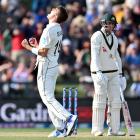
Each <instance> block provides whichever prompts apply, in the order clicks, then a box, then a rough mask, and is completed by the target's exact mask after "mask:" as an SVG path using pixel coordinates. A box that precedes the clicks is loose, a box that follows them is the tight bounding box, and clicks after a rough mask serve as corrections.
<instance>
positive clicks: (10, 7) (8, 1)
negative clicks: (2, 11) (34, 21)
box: [1, 0, 19, 13]
mask: <svg viewBox="0 0 140 140" xmlns="http://www.w3.org/2000/svg"><path fill="white" fill-rule="evenodd" d="M18 3H19V1H18V0H1V5H2V6H3V7H7V12H8V13H13V12H14V10H15V9H16V8H17V6H18Z"/></svg>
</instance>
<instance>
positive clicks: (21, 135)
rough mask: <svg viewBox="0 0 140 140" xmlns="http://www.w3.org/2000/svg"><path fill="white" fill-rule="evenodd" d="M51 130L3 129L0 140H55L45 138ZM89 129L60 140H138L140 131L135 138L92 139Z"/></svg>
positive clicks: (103, 137)
mask: <svg viewBox="0 0 140 140" xmlns="http://www.w3.org/2000/svg"><path fill="white" fill-rule="evenodd" d="M51 131H52V129H43V128H39V129H35V128H28V129H23V128H20V129H19V128H18V129H13V128H3V129H0V140H46V139H50V140H56V139H58V138H47V136H48V134H49V133H50V132H51ZM90 131H91V130H90V129H79V130H78V135H76V136H70V137H66V138H60V139H68V140H140V129H136V136H133V137H132V136H131V137H130V136H123V137H112V136H111V137H107V136H102V137H94V136H93V135H91V134H90Z"/></svg>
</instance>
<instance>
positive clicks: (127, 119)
mask: <svg viewBox="0 0 140 140" xmlns="http://www.w3.org/2000/svg"><path fill="white" fill-rule="evenodd" d="M112 59H113V60H114V62H115V64H116V66H117V68H118V70H119V65H118V62H117V61H116V58H115V57H113V58H112ZM120 93H121V101H122V112H123V117H124V121H125V125H126V128H127V131H128V134H129V136H135V132H134V128H133V125H132V120H131V116H130V112H129V108H128V104H127V102H126V100H125V99H124V95H123V90H122V88H121V86H120Z"/></svg>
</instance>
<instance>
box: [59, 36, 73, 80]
mask: <svg viewBox="0 0 140 140" xmlns="http://www.w3.org/2000/svg"><path fill="white" fill-rule="evenodd" d="M71 47H72V44H71V41H70V40H69V39H64V40H63V41H62V51H61V53H60V57H59V62H60V64H59V73H60V75H61V76H63V78H70V77H71V74H72V73H73V72H74V64H75V57H74V54H73V52H72V48H71Z"/></svg>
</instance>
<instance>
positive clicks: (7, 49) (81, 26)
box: [0, 0, 140, 97]
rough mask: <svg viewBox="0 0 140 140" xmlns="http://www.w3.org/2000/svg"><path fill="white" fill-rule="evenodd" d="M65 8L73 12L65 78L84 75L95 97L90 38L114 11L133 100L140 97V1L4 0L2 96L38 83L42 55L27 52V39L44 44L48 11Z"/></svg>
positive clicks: (63, 59)
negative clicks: (38, 57)
mask: <svg viewBox="0 0 140 140" xmlns="http://www.w3.org/2000/svg"><path fill="white" fill-rule="evenodd" d="M60 4H61V5H63V6H65V7H66V8H67V10H68V14H69V18H68V20H67V22H66V23H64V24H63V25H62V28H63V31H64V38H63V42H62V52H61V53H60V59H59V62H60V66H59V73H60V76H61V77H62V78H63V79H71V78H72V77H78V80H79V82H80V83H81V84H83V85H85V90H86V91H85V92H87V95H89V96H90V95H91V94H92V93H91V92H90V91H91V87H92V86H93V85H92V80H91V77H90V68H89V66H90V37H91V35H92V34H93V33H94V32H95V31H97V30H99V29H100V28H101V26H100V18H101V17H102V16H103V15H104V13H106V12H109V13H112V14H114V15H115V16H116V18H117V22H118V25H117V27H116V31H115V34H116V35H117V37H118V40H119V52H120V55H121V58H122V61H123V69H124V73H125V76H127V80H128V90H129V95H128V96H132V97H134V96H135V97H137V96H140V1H139V0H77V1H75V0H30V1H28V0H0V83H2V84H0V94H3V93H4V92H5V93H8V92H9V90H10V92H12V91H14V92H17V91H18V92H19V91H22V90H23V89H25V88H26V86H25V85H26V84H27V85H28V83H34V84H36V82H35V81H36V71H37V70H34V64H35V60H36V56H34V55H33V54H31V53H30V52H28V51H27V50H24V48H22V47H21V41H22V40H23V39H24V38H27V39H29V38H31V37H35V38H37V41H39V39H40V36H41V33H42V31H43V29H44V28H45V26H46V24H48V20H47V18H46V15H47V13H49V11H50V10H51V8H52V7H55V6H56V5H60ZM7 83H8V86H7ZM9 83H10V84H9ZM25 83H26V84H25ZM91 85H92V86H91Z"/></svg>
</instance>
